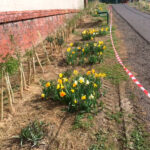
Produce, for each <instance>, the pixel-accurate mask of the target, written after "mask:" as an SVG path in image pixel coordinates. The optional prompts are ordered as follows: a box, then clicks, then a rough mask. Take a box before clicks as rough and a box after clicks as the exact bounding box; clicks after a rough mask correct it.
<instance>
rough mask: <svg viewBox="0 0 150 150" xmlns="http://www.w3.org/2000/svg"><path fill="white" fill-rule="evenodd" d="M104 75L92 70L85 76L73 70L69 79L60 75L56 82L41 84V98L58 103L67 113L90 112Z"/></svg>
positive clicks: (95, 101) (95, 102)
mask: <svg viewBox="0 0 150 150" xmlns="http://www.w3.org/2000/svg"><path fill="white" fill-rule="evenodd" d="M105 76H106V75H105V74H103V73H99V74H98V73H96V72H95V70H94V69H92V70H91V71H88V72H87V73H86V74H79V73H78V71H77V70H74V72H73V75H72V76H70V78H66V77H65V76H64V74H62V73H60V74H59V78H58V80H57V81H56V80H52V81H49V82H45V83H44V82H43V84H42V85H43V93H42V95H41V96H42V98H43V99H46V100H50V99H51V100H53V101H59V102H62V103H64V104H66V105H67V106H68V111H70V112H75V111H85V112H91V110H92V109H93V108H95V107H96V105H97V99H98V98H99V97H100V94H99V92H100V88H101V79H100V78H102V77H105Z"/></svg>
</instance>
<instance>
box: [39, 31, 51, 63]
mask: <svg viewBox="0 0 150 150" xmlns="http://www.w3.org/2000/svg"><path fill="white" fill-rule="evenodd" d="M38 35H39V38H40V40H41V43H42V47H43V50H44V53H45V56H46V59H47V62H48V63H49V64H51V62H50V60H49V56H48V53H47V50H46V47H45V45H44V43H43V40H42V37H41V34H40V32H38Z"/></svg>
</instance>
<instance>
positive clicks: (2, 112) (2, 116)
mask: <svg viewBox="0 0 150 150" xmlns="http://www.w3.org/2000/svg"><path fill="white" fill-rule="evenodd" d="M3 74H4V71H3V69H2V79H1V81H2V88H1V103H0V105H1V107H0V108H1V109H0V112H1V116H0V117H1V120H3V118H4V102H3V91H4V88H3V84H4V79H3Z"/></svg>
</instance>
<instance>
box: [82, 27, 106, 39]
mask: <svg viewBox="0 0 150 150" xmlns="http://www.w3.org/2000/svg"><path fill="white" fill-rule="evenodd" d="M108 32H109V28H108V27H102V28H100V29H88V30H84V31H82V39H83V40H92V41H93V40H94V38H95V37H96V36H104V35H106V34H107V33H108Z"/></svg>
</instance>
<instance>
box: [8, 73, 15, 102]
mask: <svg viewBox="0 0 150 150" xmlns="http://www.w3.org/2000/svg"><path fill="white" fill-rule="evenodd" d="M6 75H7V80H8V84H9V88H10V94H11V97H12V103H14V102H15V99H14V92H13V89H12V86H11V83H10V78H9V74H8V72H7V73H6Z"/></svg>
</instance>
